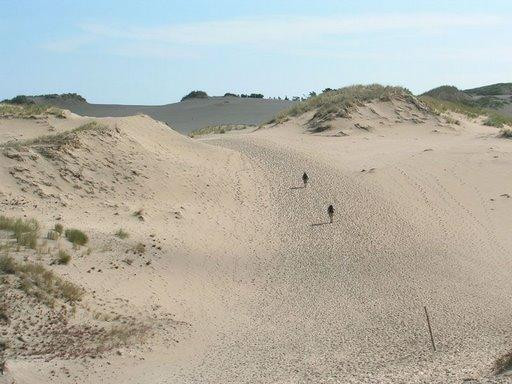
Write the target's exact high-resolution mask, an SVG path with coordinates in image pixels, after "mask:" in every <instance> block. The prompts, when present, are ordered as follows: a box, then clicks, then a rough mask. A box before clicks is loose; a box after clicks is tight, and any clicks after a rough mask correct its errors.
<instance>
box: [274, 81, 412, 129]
mask: <svg viewBox="0 0 512 384" xmlns="http://www.w3.org/2000/svg"><path fill="white" fill-rule="evenodd" d="M393 98H405V99H408V100H410V101H412V102H415V98H414V96H413V95H412V93H411V92H410V91H409V90H408V89H406V88H403V87H391V86H383V85H380V84H371V85H352V86H348V87H344V88H340V89H335V90H332V89H330V88H328V89H325V90H324V92H322V93H321V94H319V95H312V96H311V97H309V98H307V99H306V100H303V101H300V102H298V103H296V104H294V105H293V106H292V107H291V108H289V109H287V110H285V111H283V112H281V113H279V114H278V115H277V116H276V117H275V118H274V119H273V120H271V121H270V122H269V123H280V122H283V121H286V120H287V119H288V118H289V117H290V116H299V115H302V114H304V113H306V112H309V111H312V110H317V112H316V114H315V116H314V118H322V119H328V118H334V117H347V116H348V115H349V112H350V110H351V109H352V108H354V107H355V106H357V105H360V104H362V103H364V102H369V101H372V100H381V101H389V100H391V99H393Z"/></svg>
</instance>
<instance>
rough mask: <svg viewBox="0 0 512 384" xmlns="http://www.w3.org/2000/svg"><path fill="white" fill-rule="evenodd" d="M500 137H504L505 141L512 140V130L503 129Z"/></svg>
mask: <svg viewBox="0 0 512 384" xmlns="http://www.w3.org/2000/svg"><path fill="white" fill-rule="evenodd" d="M500 137H504V138H505V139H511V138H512V128H503V129H502V130H501V131H500Z"/></svg>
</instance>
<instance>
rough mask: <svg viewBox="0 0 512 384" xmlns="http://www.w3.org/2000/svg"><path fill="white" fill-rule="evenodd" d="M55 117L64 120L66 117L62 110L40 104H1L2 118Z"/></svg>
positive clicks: (0, 113)
mask: <svg viewBox="0 0 512 384" xmlns="http://www.w3.org/2000/svg"><path fill="white" fill-rule="evenodd" d="M42 115H53V116H55V117H58V118H61V119H64V118H66V116H65V115H64V112H63V110H62V109H59V108H56V107H51V106H48V105H39V104H0V117H11V118H18V119H34V118H36V117H37V116H42Z"/></svg>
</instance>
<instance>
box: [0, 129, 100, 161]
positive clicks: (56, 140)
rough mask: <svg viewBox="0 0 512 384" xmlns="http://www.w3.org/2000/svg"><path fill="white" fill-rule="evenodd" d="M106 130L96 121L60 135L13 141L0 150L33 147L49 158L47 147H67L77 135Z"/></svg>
mask: <svg viewBox="0 0 512 384" xmlns="http://www.w3.org/2000/svg"><path fill="white" fill-rule="evenodd" d="M105 129H107V128H106V127H105V126H104V125H101V124H99V123H97V122H96V121H91V122H89V123H87V124H84V125H81V126H80V127H78V128H75V129H72V130H70V131H65V132H61V133H56V134H54V135H44V136H39V137H36V138H33V139H28V140H21V141H18V140H14V141H8V142H6V143H4V144H1V145H0V148H4V149H8V148H14V149H20V148H23V147H35V149H36V150H38V152H39V153H40V154H41V155H42V156H45V157H51V152H49V151H48V150H47V149H48V147H51V148H52V149H55V148H58V147H61V146H64V145H67V144H69V143H72V142H74V141H75V140H76V139H77V137H78V136H77V135H78V134H79V133H81V132H88V131H96V132H100V131H104V130H105Z"/></svg>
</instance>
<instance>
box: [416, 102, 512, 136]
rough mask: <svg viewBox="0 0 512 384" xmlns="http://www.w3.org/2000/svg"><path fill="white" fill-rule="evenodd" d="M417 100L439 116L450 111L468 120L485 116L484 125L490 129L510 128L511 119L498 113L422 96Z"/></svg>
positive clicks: (465, 104)
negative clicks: (466, 117)
mask: <svg viewBox="0 0 512 384" xmlns="http://www.w3.org/2000/svg"><path fill="white" fill-rule="evenodd" d="M419 99H420V100H421V101H422V102H423V103H424V104H426V105H427V106H428V107H429V108H430V109H431V110H432V111H433V112H434V113H436V114H441V113H444V112H448V111H452V112H455V113H460V114H463V115H466V116H468V117H470V118H476V117H478V116H486V117H487V118H486V119H485V120H484V124H485V125H488V126H492V127H497V128H502V127H504V126H505V125H509V126H512V117H508V116H503V115H501V114H500V113H498V112H496V111H493V110H491V109H488V108H482V107H479V106H477V105H474V104H471V103H470V104H468V103H466V102H460V101H459V102H457V101H449V100H442V99H438V98H435V97H432V96H426V95H422V96H420V97H419Z"/></svg>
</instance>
